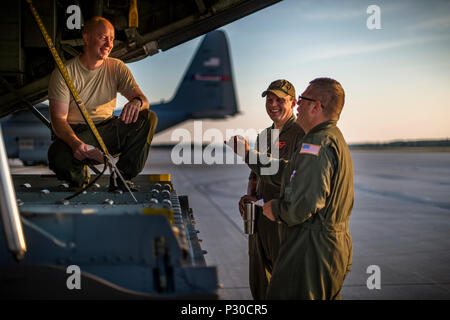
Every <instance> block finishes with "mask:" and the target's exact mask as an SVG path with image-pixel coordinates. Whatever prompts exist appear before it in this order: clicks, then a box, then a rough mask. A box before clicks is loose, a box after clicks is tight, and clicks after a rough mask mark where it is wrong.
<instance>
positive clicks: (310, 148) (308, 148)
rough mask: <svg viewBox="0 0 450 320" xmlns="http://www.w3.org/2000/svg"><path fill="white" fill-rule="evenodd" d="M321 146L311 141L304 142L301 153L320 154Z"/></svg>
mask: <svg viewBox="0 0 450 320" xmlns="http://www.w3.org/2000/svg"><path fill="white" fill-rule="evenodd" d="M319 151H320V146H318V145H315V144H311V143H302V147H301V148H300V152H299V153H305V154H312V155H315V156H318V155H319Z"/></svg>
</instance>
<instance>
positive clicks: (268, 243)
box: [248, 115, 305, 300]
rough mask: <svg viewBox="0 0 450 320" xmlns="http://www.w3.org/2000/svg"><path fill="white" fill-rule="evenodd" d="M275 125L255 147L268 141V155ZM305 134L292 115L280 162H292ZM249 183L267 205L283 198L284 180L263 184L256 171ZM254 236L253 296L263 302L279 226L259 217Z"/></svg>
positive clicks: (250, 246)
mask: <svg viewBox="0 0 450 320" xmlns="http://www.w3.org/2000/svg"><path fill="white" fill-rule="evenodd" d="M272 129H274V125H272V126H271V127H269V128H267V129H265V132H267V133H269V134H260V135H258V137H257V140H256V147H257V148H259V139H260V137H263V136H266V137H267V145H266V146H268V149H267V153H268V154H270V153H271V152H272V150H271V144H272V143H271V134H270V132H271V130H272ZM304 134H305V133H304V132H303V129H302V128H301V127H300V126H299V125H297V124H296V123H295V117H294V116H293V115H292V116H291V117H290V118H289V119H288V121H286V123H285V124H284V126H283V128H282V129H281V131H280V133H279V137H278V145H277V147H278V150H279V155H278V157H279V158H281V159H289V158H290V157H291V155H292V154H293V153H294V151H295V149H296V148H297V143H298V141H300V139H301V138H302V137H303V135H304ZM249 179H256V180H257V185H256V197H257V198H258V199H260V198H262V199H264V202H267V201H269V200H272V199H276V198H278V197H279V195H280V186H281V179H279V180H278V181H276V182H275V183H270V184H267V183H264V180H263V179H261V178H260V176H259V175H257V174H255V173H254V172H253V171H252V172H251V173H250V176H249ZM255 228H256V230H255V233H254V234H252V235H249V237H248V254H249V283H250V290H251V292H252V296H253V298H254V299H256V300H260V299H264V298H265V296H266V291H267V286H268V279H267V276H266V270H267V272H268V273H269V274H271V273H272V269H273V264H274V262H275V259H276V257H277V255H278V250H279V247H280V240H279V236H278V224H277V223H276V222H272V221H270V220H269V219H267V218H266V217H265V216H264V215H262V214H261V215H259V216H258V221H257V224H256V226H255Z"/></svg>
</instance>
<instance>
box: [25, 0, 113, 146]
mask: <svg viewBox="0 0 450 320" xmlns="http://www.w3.org/2000/svg"><path fill="white" fill-rule="evenodd" d="M27 2H28V4H29V5H30V10H31V12H32V13H33V16H34V19H35V20H36V23H37V25H38V27H39V29H40V30H41V33H42V36H43V37H44V40H45V42H46V43H47V46H48V48H49V50H50V52H51V53H52V55H53V58H54V59H55V63H56V65H57V67H58V69H59V71H60V72H61V75H62V76H63V78H64V81H65V82H66V84H67V86H68V87H69V90H70V92H71V93H72V96H73V98H74V99H75V103H76V104H77V106H78V108H79V109H80V112H81V114H82V115H83V118H84V120H85V121H86V123H87V124H88V126H89V128H90V129H91V131H92V133H93V134H94V136H95V138H96V139H97V142H98V144H99V145H100V147H101V149H102V151H103V153H104V154H105V155H109V152H108V149H107V148H106V145H105V143H104V142H103V139H102V137H101V136H100V133H99V132H98V130H97V127H96V126H95V124H94V122H92V120H91V117H90V116H89V114H88V112H87V110H86V107H85V106H84V103H83V102H82V101H81V99H80V96H79V95H78V92H77V90H76V89H75V86H74V85H73V83H72V80H70V77H69V74H68V73H67V70H66V67H65V66H64V64H63V62H62V61H61V58H60V57H59V55H58V51H56V49H55V46H54V45H53V42H52V39H51V38H50V36H49V35H48V33H47V30H46V29H45V26H44V24H43V23H42V20H41V18H40V17H39V14H38V13H37V11H36V8H35V7H34V6H33V3H32V0H27Z"/></svg>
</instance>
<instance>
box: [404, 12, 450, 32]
mask: <svg viewBox="0 0 450 320" xmlns="http://www.w3.org/2000/svg"><path fill="white" fill-rule="evenodd" d="M448 28H450V16H448V15H446V16H440V17H435V18H432V19H428V20H425V21H422V22H419V23H416V24H413V25H409V26H407V27H406V28H405V29H406V30H409V31H419V30H429V29H434V30H435V29H448Z"/></svg>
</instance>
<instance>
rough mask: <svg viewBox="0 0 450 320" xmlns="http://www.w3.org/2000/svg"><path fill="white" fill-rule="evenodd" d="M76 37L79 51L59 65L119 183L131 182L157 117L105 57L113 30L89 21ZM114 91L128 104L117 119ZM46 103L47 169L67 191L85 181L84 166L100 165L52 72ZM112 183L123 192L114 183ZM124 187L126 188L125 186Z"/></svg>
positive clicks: (129, 78)
mask: <svg viewBox="0 0 450 320" xmlns="http://www.w3.org/2000/svg"><path fill="white" fill-rule="evenodd" d="M82 34H83V39H84V41H85V47H84V51H83V53H82V54H81V55H79V56H77V57H75V58H73V59H71V60H69V61H67V62H66V63H65V66H66V69H67V72H68V74H69V76H70V78H71V80H72V82H73V84H74V86H75V88H76V90H77V92H78V94H79V96H80V98H81V100H82V101H83V103H84V105H85V107H86V110H87V111H88V113H89V116H90V117H91V119H92V121H93V122H94V123H95V125H96V127H97V129H98V131H99V133H100V135H101V136H102V139H103V141H104V143H105V145H106V147H107V148H108V151H109V153H110V154H111V155H114V154H119V153H120V157H119V160H118V162H117V164H116V165H117V168H118V169H119V171H120V173H121V174H122V176H123V178H124V179H125V180H131V179H132V178H134V177H135V176H137V175H138V174H139V172H141V171H142V169H143V167H144V165H145V162H146V160H147V157H148V152H149V150H150V144H151V141H152V139H153V134H154V132H155V129H156V125H157V122H158V119H157V116H156V114H155V113H154V112H153V111H150V110H149V103H148V100H147V98H146V97H145V96H144V94H143V93H142V91H141V90H140V89H139V87H138V85H137V83H136V81H135V80H134V78H133V75H132V74H131V72H130V70H129V69H128V67H127V66H126V65H125V63H123V62H122V61H121V60H118V59H114V58H109V57H108V55H109V53H110V52H111V50H112V48H113V41H114V27H113V25H112V24H111V23H110V22H109V21H108V20H106V19H104V18H101V17H94V18H92V19H91V20H89V21H87V22H86V23H85V25H84V27H83V30H82ZM117 92H120V93H121V94H122V95H123V96H125V97H126V98H127V99H128V101H129V102H128V103H127V104H126V105H125V106H124V107H123V110H122V113H121V115H120V117H115V116H113V112H114V109H115V107H116V96H117ZM48 98H49V101H50V118H51V122H52V127H53V131H54V133H55V135H56V136H57V139H56V140H55V141H54V142H53V143H52V145H51V146H50V148H49V150H48V160H49V167H50V169H51V170H53V171H54V172H55V173H56V176H57V178H58V179H60V180H66V181H69V182H70V185H71V186H72V187H81V186H83V185H85V184H86V183H88V182H89V171H88V170H87V167H86V163H88V162H90V161H92V160H90V159H94V160H97V163H98V162H102V157H103V156H102V154H101V152H100V150H99V149H98V148H99V147H100V146H99V144H98V142H97V140H96V139H95V137H94V135H93V134H92V133H91V131H90V129H89V127H88V125H87V124H86V123H85V121H84V119H83V117H82V115H81V113H80V111H79V110H78V107H77V106H76V104H75V101H74V99H73V97H72V95H71V93H70V90H69V88H68V87H67V85H66V83H65V81H64V78H63V77H62V75H61V73H60V72H59V70H58V69H55V70H54V71H53V73H52V75H51V78H50V83H49V89H48ZM94 147H97V148H94ZM117 182H118V183H119V185H118V187H119V188H121V189H124V187H125V186H124V185H123V183H121V181H120V179H118V181H117ZM127 183H129V185H130V186H132V184H131V182H127ZM111 186H112V184H111V185H110V188H111Z"/></svg>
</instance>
